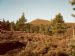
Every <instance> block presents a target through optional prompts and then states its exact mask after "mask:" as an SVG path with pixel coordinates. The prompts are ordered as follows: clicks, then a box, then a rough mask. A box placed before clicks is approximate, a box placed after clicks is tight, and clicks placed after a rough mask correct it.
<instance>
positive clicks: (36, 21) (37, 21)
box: [30, 19, 50, 26]
mask: <svg viewBox="0 0 75 56" xmlns="http://www.w3.org/2000/svg"><path fill="white" fill-rule="evenodd" d="M30 24H32V25H36V26H40V25H50V21H48V20H43V19H35V20H33V21H31V22H30Z"/></svg>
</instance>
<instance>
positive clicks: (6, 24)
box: [0, 19, 10, 31]
mask: <svg viewBox="0 0 75 56" xmlns="http://www.w3.org/2000/svg"><path fill="white" fill-rule="evenodd" d="M0 29H2V30H8V31H9V30H10V22H9V21H5V20H4V19H3V21H0Z"/></svg>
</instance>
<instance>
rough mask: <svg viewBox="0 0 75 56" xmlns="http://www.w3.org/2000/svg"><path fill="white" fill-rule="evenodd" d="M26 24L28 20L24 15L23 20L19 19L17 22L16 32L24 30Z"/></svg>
mask: <svg viewBox="0 0 75 56" xmlns="http://www.w3.org/2000/svg"><path fill="white" fill-rule="evenodd" d="M25 22H26V19H25V16H24V13H23V14H22V16H21V18H19V20H18V21H17V22H16V30H24V28H25Z"/></svg>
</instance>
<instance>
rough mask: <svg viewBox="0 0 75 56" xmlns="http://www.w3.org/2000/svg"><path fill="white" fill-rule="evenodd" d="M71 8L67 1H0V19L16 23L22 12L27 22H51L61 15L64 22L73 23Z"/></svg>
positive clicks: (74, 20)
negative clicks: (38, 19) (38, 20)
mask: <svg viewBox="0 0 75 56" xmlns="http://www.w3.org/2000/svg"><path fill="white" fill-rule="evenodd" d="M72 8H73V7H72V6H71V5H70V3H69V1H68V0H0V19H3V18H5V20H9V21H16V20H18V19H19V17H20V16H21V15H22V13H23V12H24V13H25V17H26V19H27V21H28V22H30V21H32V20H35V19H37V18H41V19H45V20H51V19H53V18H54V17H55V15H56V14H58V13H61V14H62V16H63V18H64V20H65V21H66V22H75V18H74V17H72V16H71V14H72V13H74V11H73V10H72Z"/></svg>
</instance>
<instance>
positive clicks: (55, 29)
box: [51, 13, 66, 34]
mask: <svg viewBox="0 0 75 56" xmlns="http://www.w3.org/2000/svg"><path fill="white" fill-rule="evenodd" d="M65 28H66V26H65V23H64V20H63V16H62V15H61V14H60V13H59V14H57V15H56V17H55V18H54V19H53V20H52V23H51V30H52V33H54V34H57V33H63V32H64V31H65Z"/></svg>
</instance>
